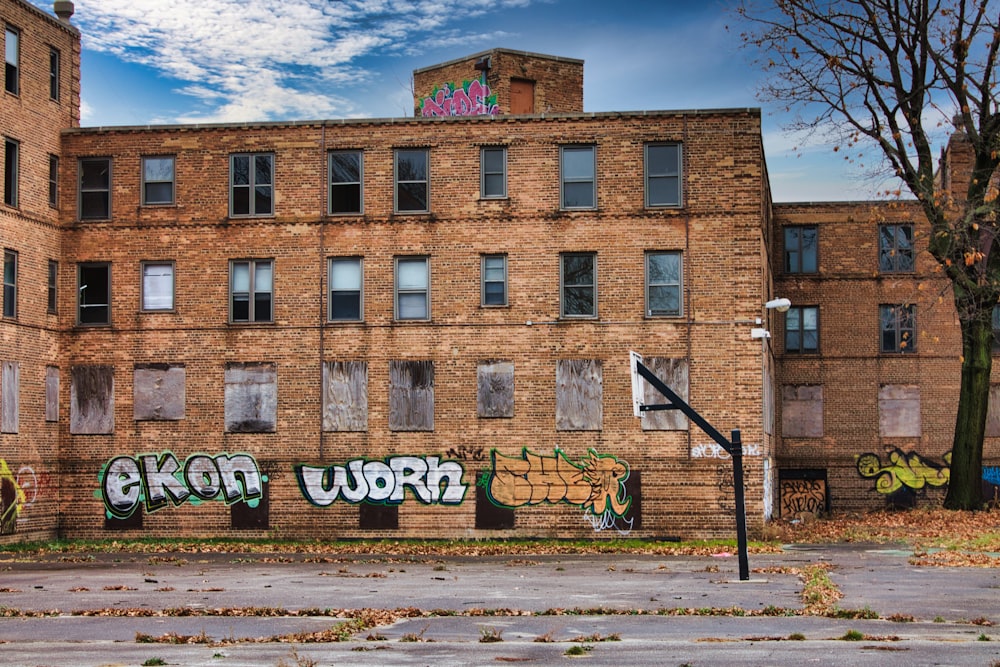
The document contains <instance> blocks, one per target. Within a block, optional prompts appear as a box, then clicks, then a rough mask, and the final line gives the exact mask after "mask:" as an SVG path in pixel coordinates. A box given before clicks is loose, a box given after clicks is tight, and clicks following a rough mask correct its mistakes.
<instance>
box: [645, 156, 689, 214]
mask: <svg viewBox="0 0 1000 667" xmlns="http://www.w3.org/2000/svg"><path fill="white" fill-rule="evenodd" d="M680 205H681V146H680V144H647V145H646V206H649V207H654V206H680Z"/></svg>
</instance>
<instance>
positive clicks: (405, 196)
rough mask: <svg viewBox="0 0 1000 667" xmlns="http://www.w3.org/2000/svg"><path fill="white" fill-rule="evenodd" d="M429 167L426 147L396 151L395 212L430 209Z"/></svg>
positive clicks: (416, 211) (422, 211)
mask: <svg viewBox="0 0 1000 667" xmlns="http://www.w3.org/2000/svg"><path fill="white" fill-rule="evenodd" d="M429 167H430V165H429V155H428V151H427V150H426V149H423V148H421V149H408V150H397V151H396V213H426V212H428V211H429V210H430V207H429V202H430V188H429V184H430V180H429V179H428V172H429Z"/></svg>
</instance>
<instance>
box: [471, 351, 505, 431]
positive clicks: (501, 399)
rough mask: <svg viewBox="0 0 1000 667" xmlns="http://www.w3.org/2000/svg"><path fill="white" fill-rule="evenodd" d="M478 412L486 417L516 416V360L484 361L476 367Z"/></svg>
mask: <svg viewBox="0 0 1000 667" xmlns="http://www.w3.org/2000/svg"><path fill="white" fill-rule="evenodd" d="M476 414H477V415H478V416H479V417H482V418H484V419H489V418H496V417H513V416H514V362H513V361H484V362H482V363H480V364H479V367H478V368H477V369H476Z"/></svg>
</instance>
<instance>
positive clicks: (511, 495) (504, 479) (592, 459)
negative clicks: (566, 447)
mask: <svg viewBox="0 0 1000 667" xmlns="http://www.w3.org/2000/svg"><path fill="white" fill-rule="evenodd" d="M490 456H491V458H492V460H493V474H492V476H491V478H490V481H489V486H488V487H487V488H488V491H489V496H490V499H491V500H492V501H493V503H494V504H496V505H501V506H504V507H523V506H525V505H537V504H539V503H543V502H547V503H558V502H565V503H568V504H570V505H578V506H580V507H582V508H583V509H584V510H586V511H587V512H590V513H592V514H595V515H602V514H604V513H605V512H611V513H612V514H614V515H616V516H623V515H624V514H625V512H627V511H628V508H629V506H630V505H631V503H632V498H631V496H628V495H626V493H625V486H624V482H625V480H626V479H627V478H628V464H626V463H625V462H623V461H619V460H618V459H617V458H615V457H614V456H611V455H601V454H598V453H597V452H595V451H594V450H592V449H591V450H589V451H588V453H587V456H586V458H584V459H583V460H582V461H580V463H579V464H576V463H573V462H571V461H570V460H569V459H567V458H566V454H565V453H564V452H562V451H560V450H558V449H557V450H556V452H555V454H553V455H552V456H542V455H541V454H536V453H534V452H532V451H530V450H528V449H527V448H524V449H523V450H521V456H504V455H503V454H499V453H497V451H496V450H493V451H492V452H491V453H490Z"/></svg>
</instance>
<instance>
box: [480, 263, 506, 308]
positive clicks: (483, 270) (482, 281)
mask: <svg viewBox="0 0 1000 667" xmlns="http://www.w3.org/2000/svg"><path fill="white" fill-rule="evenodd" d="M489 259H502V260H503V281H502V283H503V303H486V285H487V283H495V282H498V281H496V280H486V262H487V260H489ZM479 276H480V281H479V305H480V306H482V307H483V308H503V307H505V306H507V305H509V300H508V299H509V294H508V292H509V290H508V285H509V284H510V283H509V282H508V280H507V255H506V254H505V253H487V254H483V255H481V256H480V258H479Z"/></svg>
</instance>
